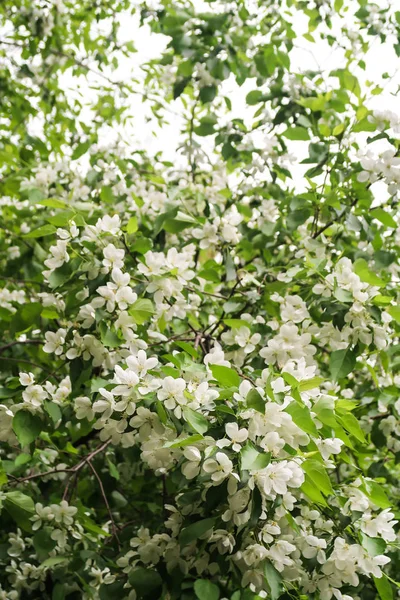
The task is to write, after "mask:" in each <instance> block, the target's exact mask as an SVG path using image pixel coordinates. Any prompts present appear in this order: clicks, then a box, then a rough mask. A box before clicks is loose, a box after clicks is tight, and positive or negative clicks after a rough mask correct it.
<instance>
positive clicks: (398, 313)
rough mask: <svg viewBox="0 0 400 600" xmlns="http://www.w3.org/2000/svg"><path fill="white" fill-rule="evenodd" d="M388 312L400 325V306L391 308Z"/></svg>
mask: <svg viewBox="0 0 400 600" xmlns="http://www.w3.org/2000/svg"><path fill="white" fill-rule="evenodd" d="M387 311H388V313H389V315H390V316H391V317H393V319H394V320H395V321H396V322H397V323H400V306H390V307H389V308H388V309H387Z"/></svg>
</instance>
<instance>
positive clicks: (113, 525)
mask: <svg viewBox="0 0 400 600" xmlns="http://www.w3.org/2000/svg"><path fill="white" fill-rule="evenodd" d="M87 464H88V465H89V467H90V468H91V469H92V471H93V474H94V476H95V477H96V479H97V482H98V484H99V487H100V491H101V495H102V496H103V500H104V504H105V505H106V508H107V512H108V516H109V517H110V521H111V528H112V531H113V536H114V537H115V539H116V540H117V544H118V548H119V549H121V542H120V540H119V537H118V528H117V526H116V524H115V521H114V517H113V515H112V512H111V508H110V505H109V503H108V500H107V496H106V493H105V491H104V486H103V482H102V481H101V479H100V476H99V474H98V473H97V471H96V469H95V468H94V466H93V465H92V463H91V462H90V460H87Z"/></svg>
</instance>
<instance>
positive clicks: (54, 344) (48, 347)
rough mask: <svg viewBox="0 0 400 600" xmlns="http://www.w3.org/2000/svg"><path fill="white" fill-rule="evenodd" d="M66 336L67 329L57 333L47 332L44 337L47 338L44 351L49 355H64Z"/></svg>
mask: <svg viewBox="0 0 400 600" xmlns="http://www.w3.org/2000/svg"><path fill="white" fill-rule="evenodd" d="M66 335H67V332H66V330H65V329H59V330H58V331H57V332H56V333H54V332H53V331H46V333H45V336H44V337H45V338H46V343H45V345H44V346H43V351H44V352H47V353H48V354H53V353H54V354H55V355H56V356H59V355H60V354H62V353H63V346H64V344H65V337H66Z"/></svg>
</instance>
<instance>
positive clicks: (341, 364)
mask: <svg viewBox="0 0 400 600" xmlns="http://www.w3.org/2000/svg"><path fill="white" fill-rule="evenodd" d="M356 359H357V355H356V354H355V353H354V352H352V351H351V350H350V349H349V348H346V349H344V350H335V351H334V352H332V354H331V355H330V358H329V369H330V372H331V375H332V378H333V379H334V380H335V381H338V380H339V379H343V377H346V376H347V375H348V374H349V373H351V371H353V370H354V367H355V365H356Z"/></svg>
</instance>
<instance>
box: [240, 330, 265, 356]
mask: <svg viewBox="0 0 400 600" xmlns="http://www.w3.org/2000/svg"><path fill="white" fill-rule="evenodd" d="M260 340H261V335H260V334H259V333H254V334H253V335H252V334H251V331H250V329H249V328H248V327H245V326H243V327H239V329H238V330H237V332H236V333H235V342H236V344H238V346H240V347H241V348H243V351H244V353H245V354H250V352H253V350H255V348H256V346H257V344H258V343H259V341H260Z"/></svg>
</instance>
